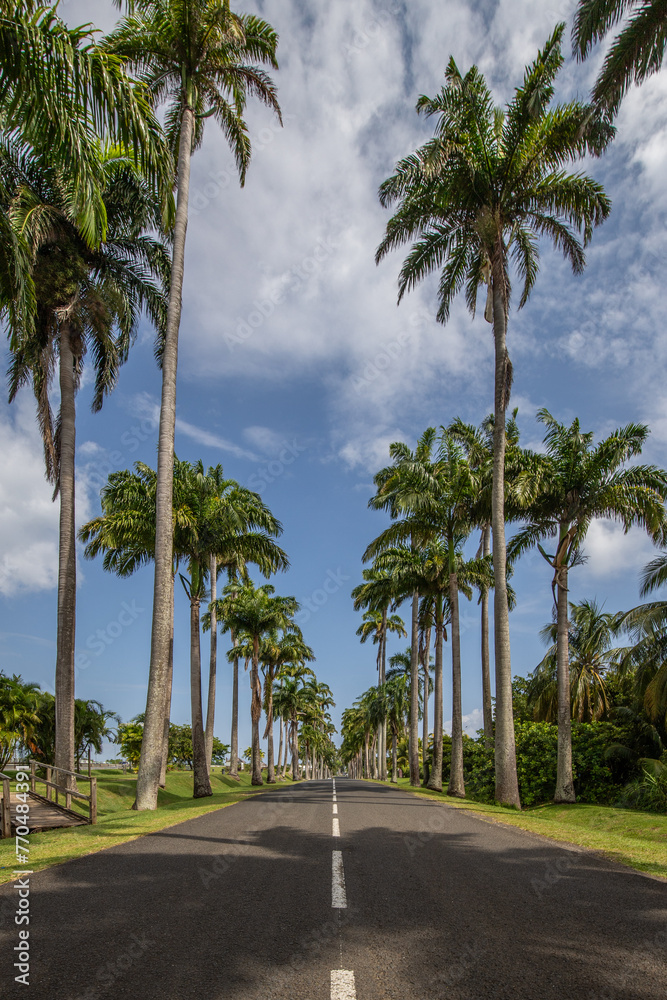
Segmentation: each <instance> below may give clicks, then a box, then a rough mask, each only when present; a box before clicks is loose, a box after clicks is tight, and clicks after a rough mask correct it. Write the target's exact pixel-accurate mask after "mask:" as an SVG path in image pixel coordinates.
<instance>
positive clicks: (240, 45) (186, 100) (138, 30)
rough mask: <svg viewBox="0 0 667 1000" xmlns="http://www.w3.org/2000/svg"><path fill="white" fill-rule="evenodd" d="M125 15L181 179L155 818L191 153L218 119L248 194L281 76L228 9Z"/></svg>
mask: <svg viewBox="0 0 667 1000" xmlns="http://www.w3.org/2000/svg"><path fill="white" fill-rule="evenodd" d="M118 4H119V6H120V0H118ZM127 7H128V11H129V13H128V16H127V17H125V18H123V19H122V20H121V22H120V23H119V24H118V26H117V27H116V28H115V30H114V31H112V32H111V34H110V35H109V36H108V37H107V38H106V40H105V43H104V44H105V48H106V50H107V51H109V52H111V53H115V54H116V55H119V56H121V58H123V59H125V60H127V64H128V66H129V67H130V68H131V69H132V70H133V71H134V72H137V73H138V74H139V77H140V79H141V80H142V81H143V82H144V84H145V85H146V86H147V87H148V89H149V91H150V92H151V94H152V95H153V98H154V100H155V102H156V103H163V102H166V103H167V112H166V119H165V123H166V130H167V137H168V139H169V142H170V144H171V148H172V151H173V153H174V155H175V156H177V178H178V197H177V203H176V219H175V224H174V251H173V258H172V283H171V289H170V296H169V310H168V316H167V330H166V336H165V343H164V352H163V357H162V400H161V407H160V427H159V432H158V434H159V436H158V488H157V539H156V541H157V544H156V559H155V586H154V596H153V623H152V636H151V664H150V674H149V681H148V696H147V705H146V724H145V727H144V742H143V745H142V754H141V761H140V764H139V773H138V777H137V808H138V809H155V808H156V806H157V788H158V779H159V772H160V766H159V762H160V759H161V744H162V719H161V714H162V705H163V704H164V700H165V689H166V682H167V671H168V653H169V634H170V615H171V605H170V601H169V588H170V581H169V574H170V571H171V489H172V478H173V456H174V430H175V424H176V369H177V359H178V332H179V326H180V318H181V299H182V293H183V270H184V263H185V236H186V230H187V223H188V197H189V186H190V161H191V157H192V153H193V151H194V150H195V149H196V148H197V147H198V146H200V145H201V142H202V139H203V133H204V123H205V121H206V119H207V118H208V117H213V118H214V119H215V120H216V121H217V123H218V124H219V126H220V127H221V129H222V131H223V133H224V135H225V138H226V139H227V141H228V143H229V145H230V146H231V149H232V152H233V153H234V157H235V159H236V164H237V167H238V170H239V177H240V180H241V184H243V183H244V182H245V176H246V171H247V168H248V164H249V162H250V156H251V148H250V140H249V137H248V129H247V126H246V123H245V121H244V119H243V114H244V111H245V107H246V102H247V99H248V96H254V97H258V98H259V100H260V101H262V102H263V103H264V104H266V105H267V106H268V107H270V108H272V109H273V110H274V111H275V112H276V114H277V115H278V118H279V119H280V107H279V105H278V101H277V98H276V92H275V87H274V85H273V83H272V81H271V79H270V77H269V76H268V75H267V74H266V73H265V72H264V70H263V69H261V67H260V66H256V65H252V63H253V61H256V62H258V63H260V64H268V65H270V66H272V67H274V68H277V65H278V64H277V62H276V55H275V53H276V47H277V44H278V37H277V35H276V33H275V32H274V31H273V29H272V28H271V26H270V25H269V24H268V23H267V22H266V21H263V20H262V19H261V18H258V17H255V16H254V15H248V14H235V13H234V12H233V11H232V10H231V9H230V6H229V0H129V2H128V4H127Z"/></svg>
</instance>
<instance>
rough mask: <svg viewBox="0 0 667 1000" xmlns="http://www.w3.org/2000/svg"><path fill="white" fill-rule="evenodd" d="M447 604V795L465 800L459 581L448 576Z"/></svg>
mask: <svg viewBox="0 0 667 1000" xmlns="http://www.w3.org/2000/svg"><path fill="white" fill-rule="evenodd" d="M449 603H450V607H451V611H452V766H451V770H450V772H449V785H448V786H447V794H448V795H456V796H457V797H458V798H461V799H463V798H465V783H464V780H463V719H462V717H461V633H460V630H459V581H458V578H457V575H456V573H450V574H449Z"/></svg>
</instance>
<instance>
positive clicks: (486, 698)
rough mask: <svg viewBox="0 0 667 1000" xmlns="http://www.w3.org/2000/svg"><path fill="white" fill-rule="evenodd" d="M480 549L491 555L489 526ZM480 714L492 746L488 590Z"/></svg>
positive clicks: (484, 594) (486, 595) (484, 604)
mask: <svg viewBox="0 0 667 1000" xmlns="http://www.w3.org/2000/svg"><path fill="white" fill-rule="evenodd" d="M482 550H483V553H484V555H485V556H489V555H491V526H490V525H488V524H487V525H486V526H485V527H484V530H483V532H482ZM481 604H482V715H483V719H484V742H485V743H486V745H487V747H491V746H493V701H492V699H491V669H490V663H491V657H490V655H489V592H488V590H483V591H482V601H481Z"/></svg>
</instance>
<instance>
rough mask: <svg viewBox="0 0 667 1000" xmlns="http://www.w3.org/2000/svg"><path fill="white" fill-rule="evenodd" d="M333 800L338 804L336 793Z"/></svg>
mask: <svg viewBox="0 0 667 1000" xmlns="http://www.w3.org/2000/svg"><path fill="white" fill-rule="evenodd" d="M333 800H334V802H338V799H337V798H336V793H335V792H334V794H333Z"/></svg>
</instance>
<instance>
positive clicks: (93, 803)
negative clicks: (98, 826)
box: [90, 778, 97, 823]
mask: <svg viewBox="0 0 667 1000" xmlns="http://www.w3.org/2000/svg"><path fill="white" fill-rule="evenodd" d="M90 822H91V823H97V778H91V779H90Z"/></svg>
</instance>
